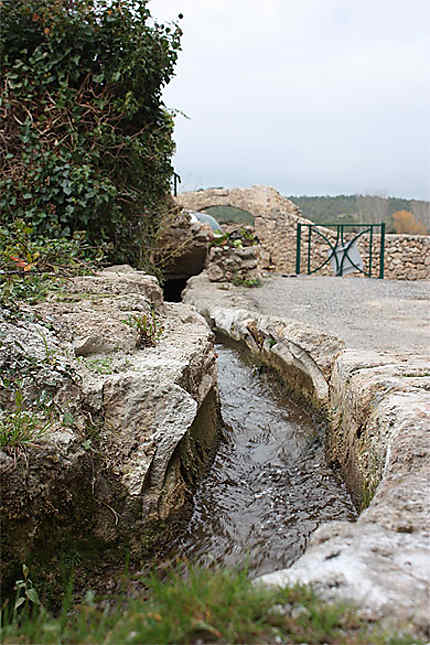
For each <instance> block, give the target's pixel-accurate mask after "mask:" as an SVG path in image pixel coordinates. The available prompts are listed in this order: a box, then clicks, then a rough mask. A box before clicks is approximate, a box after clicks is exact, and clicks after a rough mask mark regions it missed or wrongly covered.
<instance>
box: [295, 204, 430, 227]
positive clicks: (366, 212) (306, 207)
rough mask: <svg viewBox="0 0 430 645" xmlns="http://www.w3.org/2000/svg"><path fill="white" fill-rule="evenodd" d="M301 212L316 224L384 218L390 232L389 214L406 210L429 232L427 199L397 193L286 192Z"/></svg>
mask: <svg viewBox="0 0 430 645" xmlns="http://www.w3.org/2000/svg"><path fill="white" fill-rule="evenodd" d="M287 197H288V199H291V200H292V201H293V202H294V203H295V204H297V206H298V207H299V208H300V210H301V211H302V213H303V216H304V217H306V218H307V219H310V220H312V221H313V222H315V223H317V224H330V223H333V222H334V223H342V222H343V223H345V224H346V223H351V224H352V223H373V224H379V223H380V222H385V223H386V224H387V229H388V231H389V232H394V228H393V220H392V215H393V213H395V212H397V211H409V212H411V213H413V215H414V216H415V219H416V220H417V221H418V222H421V223H422V224H423V225H424V226H425V227H426V229H427V232H429V233H430V202H426V201H419V200H415V199H402V198H400V197H380V196H378V195H336V196H331V195H325V196H312V197H310V196H307V195H300V196H297V195H288V196H287Z"/></svg>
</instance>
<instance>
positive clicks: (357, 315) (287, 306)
mask: <svg viewBox="0 0 430 645" xmlns="http://www.w3.org/2000/svg"><path fill="white" fill-rule="evenodd" d="M240 291H241V296H243V297H244V298H245V299H246V300H248V301H249V304H250V305H251V306H252V308H253V309H254V308H256V309H258V310H259V311H261V312H263V313H266V314H270V315H274V316H282V317H283V318H288V319H294V320H299V321H301V322H305V323H307V324H309V325H312V326H313V327H316V328H318V329H321V330H324V331H326V332H328V333H332V334H334V335H336V336H338V337H339V338H342V339H343V340H344V341H345V343H346V345H347V347H351V348H359V349H374V350H379V351H380V350H386V351H390V352H391V351H394V352H404V351H406V352H412V353H418V354H423V353H425V354H427V353H428V354H429V355H430V281H427V280H426V281H424V280H423V281H416V282H408V281H404V280H377V279H368V278H336V277H317V276H311V277H308V276H299V277H281V276H280V275H271V276H269V277H267V278H266V279H265V280H264V284H263V286H262V287H260V288H255V289H244V288H241V289H240Z"/></svg>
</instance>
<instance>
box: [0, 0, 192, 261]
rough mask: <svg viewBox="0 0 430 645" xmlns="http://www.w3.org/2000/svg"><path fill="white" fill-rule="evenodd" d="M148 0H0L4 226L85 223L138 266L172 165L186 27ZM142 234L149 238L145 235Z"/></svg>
mask: <svg viewBox="0 0 430 645" xmlns="http://www.w3.org/2000/svg"><path fill="white" fill-rule="evenodd" d="M146 5H147V0H3V1H2V2H0V18H1V19H0V78H1V79H2V80H1V90H0V91H1V94H0V119H1V121H2V123H3V126H2V127H1V130H0V159H1V160H0V225H2V226H3V227H6V226H8V225H9V223H10V222H11V221H13V220H15V219H17V218H19V219H23V220H24V221H25V222H27V223H28V224H29V225H30V226H31V227H32V228H33V230H34V232H35V234H37V235H39V236H40V235H45V236H48V237H50V238H55V237H59V236H62V235H63V236H72V235H73V234H74V233H75V232H76V231H85V232H86V236H87V239H88V241H89V242H91V243H95V242H100V241H101V240H104V241H109V242H111V243H112V252H111V257H110V260H115V261H128V262H131V263H134V264H136V265H139V266H141V265H142V263H143V261H144V257H143V256H144V255H145V251H144V248H143V247H144V246H145V243H146V245H147V240H148V239H149V238H150V237H151V235H152V234H153V232H154V229H156V225H157V221H158V218H159V216H160V213H161V211H162V209H163V206H164V204H165V203H166V198H167V196H168V194H169V182H170V178H171V175H172V171H173V170H172V166H171V156H172V153H173V151H174V144H173V141H172V128H173V119H172V116H171V114H170V113H169V112H167V111H166V109H165V108H164V105H163V103H162V100H161V92H162V89H163V86H164V85H166V84H167V83H168V82H169V80H170V78H171V77H172V75H173V69H174V65H175V62H176V58H177V54H178V51H179V49H180V36H181V30H180V29H179V27H178V26H177V25H176V24H174V25H172V26H164V25H160V24H158V23H156V22H154V23H152V22H150V19H151V17H150V13H149V11H148V9H147V8H146ZM145 241H146V242H145Z"/></svg>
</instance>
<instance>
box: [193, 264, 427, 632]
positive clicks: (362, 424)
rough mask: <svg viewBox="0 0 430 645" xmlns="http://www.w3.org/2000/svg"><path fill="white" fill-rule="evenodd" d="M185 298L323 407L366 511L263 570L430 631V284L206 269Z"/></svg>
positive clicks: (274, 578)
mask: <svg viewBox="0 0 430 645" xmlns="http://www.w3.org/2000/svg"><path fill="white" fill-rule="evenodd" d="M183 300H184V302H185V303H188V304H192V305H194V306H195V307H196V309H197V310H198V311H199V312H200V313H202V314H203V315H204V316H205V317H206V319H207V320H208V322H209V323H210V324H211V326H212V328H213V329H215V330H217V331H219V332H222V333H223V334H226V335H227V336H229V337H231V338H232V339H234V340H236V341H240V342H242V343H244V344H245V345H246V346H247V347H248V348H249V349H250V350H251V351H252V352H253V353H254V354H255V355H256V356H258V357H259V359H260V360H261V361H262V362H264V363H266V364H268V365H270V366H272V367H274V368H275V369H277V370H278V372H279V373H280V374H281V375H282V376H283V379H284V381H285V382H286V383H288V385H289V386H290V387H291V388H292V389H293V390H294V391H295V392H296V393H298V394H299V395H300V396H301V397H302V398H303V399H304V400H307V401H308V402H309V404H310V405H311V406H312V407H313V408H316V409H319V410H320V411H322V412H323V413H324V415H325V416H326V417H327V419H328V421H329V427H328V430H327V434H326V438H325V443H326V457H327V459H328V462H329V463H330V464H331V465H332V466H333V467H335V468H337V469H339V470H340V472H341V473H342V476H343V478H344V480H345V482H346V484H347V486H348V488H349V490H350V492H351V494H352V496H353V499H354V501H355V504H356V506H357V507H358V508H359V509H360V510H361V514H360V515H359V518H358V520H357V521H356V522H348V521H332V522H328V523H326V524H323V525H322V526H320V527H319V528H318V529H317V530H316V531H315V533H314V534H313V536H312V538H311V541H310V545H309V547H308V549H307V550H306V552H305V554H304V555H303V556H302V557H300V558H299V559H298V560H297V561H296V562H295V563H294V564H293V566H291V567H289V568H287V569H283V570H280V571H275V572H273V573H270V574H266V575H264V576H261V577H260V578H258V579H257V580H258V581H259V582H261V583H265V584H267V585H282V584H287V583H296V582H302V583H310V584H312V586H313V587H314V588H315V590H316V591H317V592H318V593H320V594H321V595H322V596H323V597H324V598H327V599H349V600H352V601H354V602H356V603H358V605H359V606H360V607H361V611H362V613H363V614H364V615H365V616H367V617H368V618H369V619H372V620H374V619H380V620H382V621H383V622H384V621H385V622H387V623H391V624H393V623H394V624H395V625H396V627H397V628H398V629H401V628H402V627H405V628H408V629H411V628H412V629H415V630H416V631H417V633H418V634H420V635H421V636H423V637H425V638H426V637H430V327H429V321H430V307H429V301H430V283H429V282H424V281H421V282H414V283H408V282H398V281H379V280H369V279H364V278H363V279H362V278H357V279H341V278H329V277H327V278H326V277H324V278H317V277H309V278H308V277H282V276H280V275H278V276H270V277H269V278H268V279H266V280H265V281H264V283H263V286H262V287H260V288H255V289H246V288H243V287H233V286H231V285H229V284H225V283H221V284H214V283H211V282H210V281H209V280H208V279H207V277H206V276H205V274H201V275H200V276H196V277H194V278H192V279H191V280H189V282H188V286H187V288H186V290H185V292H184V295H183Z"/></svg>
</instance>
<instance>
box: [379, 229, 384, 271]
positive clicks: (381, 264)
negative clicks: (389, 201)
mask: <svg viewBox="0 0 430 645" xmlns="http://www.w3.org/2000/svg"><path fill="white" fill-rule="evenodd" d="M384 253H385V224H384V223H382V224H381V246H380V250H379V278H380V279H381V280H383V278H384Z"/></svg>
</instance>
